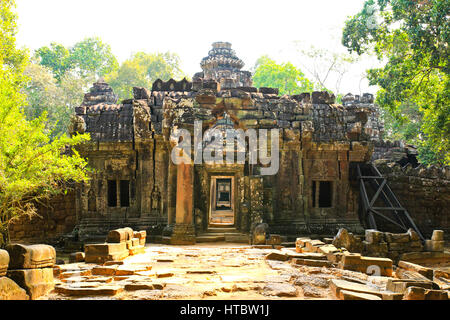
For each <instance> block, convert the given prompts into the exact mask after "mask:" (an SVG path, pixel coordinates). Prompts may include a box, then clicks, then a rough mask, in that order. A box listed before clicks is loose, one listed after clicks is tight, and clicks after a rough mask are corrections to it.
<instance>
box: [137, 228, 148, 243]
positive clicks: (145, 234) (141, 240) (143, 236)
mask: <svg viewBox="0 0 450 320" xmlns="http://www.w3.org/2000/svg"><path fill="white" fill-rule="evenodd" d="M139 233H140V234H141V237H140V238H139V245H141V246H145V242H146V240H147V231H145V230H141V231H139Z"/></svg>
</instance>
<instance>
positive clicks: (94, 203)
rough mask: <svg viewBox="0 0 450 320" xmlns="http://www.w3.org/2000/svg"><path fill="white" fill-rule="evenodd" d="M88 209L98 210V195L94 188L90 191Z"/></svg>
mask: <svg viewBox="0 0 450 320" xmlns="http://www.w3.org/2000/svg"><path fill="white" fill-rule="evenodd" d="M88 211H97V197H96V196H95V192H94V189H93V188H91V189H90V190H89V193H88Z"/></svg>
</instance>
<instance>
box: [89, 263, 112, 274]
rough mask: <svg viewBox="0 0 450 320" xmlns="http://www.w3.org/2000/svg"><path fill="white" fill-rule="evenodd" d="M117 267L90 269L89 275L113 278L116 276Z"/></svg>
mask: <svg viewBox="0 0 450 320" xmlns="http://www.w3.org/2000/svg"><path fill="white" fill-rule="evenodd" d="M117 268H118V267H117V266H115V265H112V266H96V267H94V268H92V270H91V273H92V275H95V276H114V275H116V270H117Z"/></svg>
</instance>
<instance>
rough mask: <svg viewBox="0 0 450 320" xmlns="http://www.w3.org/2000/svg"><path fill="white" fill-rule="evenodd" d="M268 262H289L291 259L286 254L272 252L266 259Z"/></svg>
mask: <svg viewBox="0 0 450 320" xmlns="http://www.w3.org/2000/svg"><path fill="white" fill-rule="evenodd" d="M265 259H266V260H276V261H288V260H289V257H288V256H287V255H286V254H284V253H279V252H271V253H269V254H268V255H266V257H265Z"/></svg>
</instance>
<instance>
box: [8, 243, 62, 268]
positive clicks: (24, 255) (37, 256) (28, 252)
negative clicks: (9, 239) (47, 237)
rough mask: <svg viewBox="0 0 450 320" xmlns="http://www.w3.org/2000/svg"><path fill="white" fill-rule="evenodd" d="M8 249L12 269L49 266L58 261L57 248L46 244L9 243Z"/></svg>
mask: <svg viewBox="0 0 450 320" xmlns="http://www.w3.org/2000/svg"><path fill="white" fill-rule="evenodd" d="M6 250H7V251H8V253H9V258H10V259H9V267H8V269H10V270H15V269H38V268H47V267H53V265H54V264H55V263H56V251H55V248H53V247H52V246H49V245H46V244H35V245H29V246H26V245H23V244H18V243H14V244H9V245H7V246H6Z"/></svg>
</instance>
